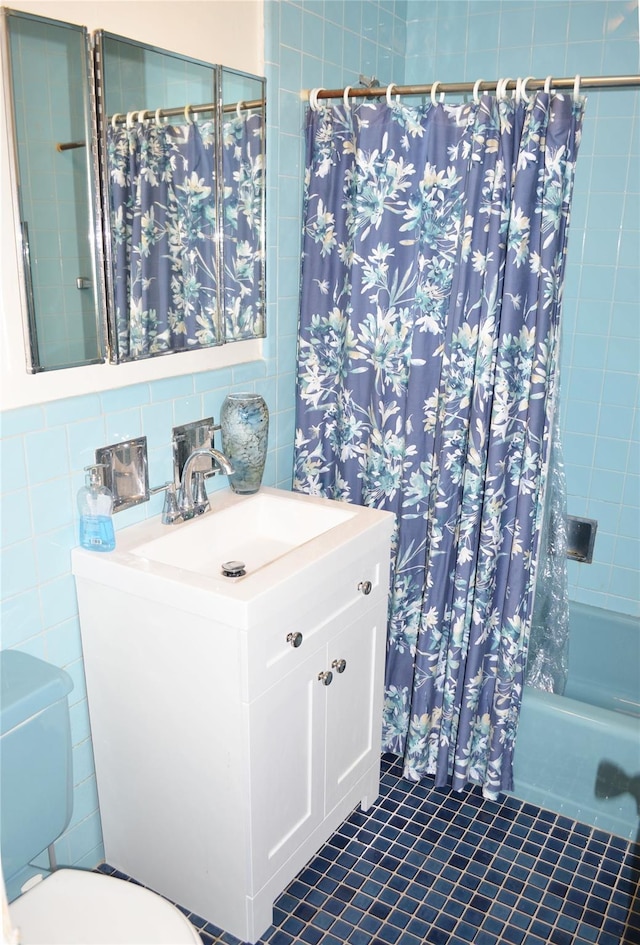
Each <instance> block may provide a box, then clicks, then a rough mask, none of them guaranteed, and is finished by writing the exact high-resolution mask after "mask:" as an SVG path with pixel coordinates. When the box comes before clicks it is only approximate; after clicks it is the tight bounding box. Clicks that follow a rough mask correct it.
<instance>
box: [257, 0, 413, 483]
mask: <svg viewBox="0 0 640 945" xmlns="http://www.w3.org/2000/svg"><path fill="white" fill-rule="evenodd" d="M265 38H266V46H265V59H266V66H265V68H266V75H267V88H268V113H267V120H268V133H267V148H268V151H267V163H268V167H269V168H270V171H269V174H268V186H269V192H268V200H269V203H268V207H269V210H268V217H269V232H268V251H267V285H268V287H269V289H268V296H269V309H268V316H269V317H270V318H271V319H272V322H271V323H272V324H273V313H274V312H275V311H277V317H278V335H277V347H278V352H279V355H280V362H279V373H278V382H277V383H278V392H279V396H280V397H281V399H282V401H283V403H286V407H284V408H283V410H282V413H281V417H280V423H281V429H280V432H281V435H282V440H281V444H282V445H281V446H280V447H279V449H278V452H277V455H276V468H277V472H278V474H279V475H280V476H281V477H284V475H285V474H286V475H287V476H289V475H290V474H291V468H292V462H293V430H294V403H295V358H296V336H297V328H298V295H299V283H300V241H301V230H302V218H301V209H302V193H303V172H304V141H303V129H304V114H305V107H306V104H305V102H304V101H303V98H302V97H301V90H303V89H310V88H315V87H317V86H322V87H324V88H341V87H343V86H344V85H354V86H357V85H358V80H359V76H360V75H365V76H368V77H373V76H375V77H377V78H378V79H379V80H380V82H381V83H382V84H387V83H388V82H390V81H392V79H393V80H394V81H396V82H402V81H403V77H404V50H405V40H406V0H401V2H391V0H379V2H378V0H366V2H360V0H266V2H265Z"/></svg>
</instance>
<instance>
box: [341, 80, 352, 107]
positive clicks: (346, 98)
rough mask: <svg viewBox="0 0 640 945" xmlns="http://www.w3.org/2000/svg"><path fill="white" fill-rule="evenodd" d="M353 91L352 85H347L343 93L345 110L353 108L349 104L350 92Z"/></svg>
mask: <svg viewBox="0 0 640 945" xmlns="http://www.w3.org/2000/svg"><path fill="white" fill-rule="evenodd" d="M350 91H351V86H350V85H345V87H344V92H343V93H342V101H343V102H344V107H345V110H346V109H348V108H351V106H350V105H349V92H350Z"/></svg>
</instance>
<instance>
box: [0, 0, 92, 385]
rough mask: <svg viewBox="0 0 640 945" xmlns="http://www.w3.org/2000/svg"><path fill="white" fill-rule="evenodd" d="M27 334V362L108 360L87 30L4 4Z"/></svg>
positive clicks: (41, 365) (32, 366)
mask: <svg viewBox="0 0 640 945" xmlns="http://www.w3.org/2000/svg"><path fill="white" fill-rule="evenodd" d="M2 22H3V28H2V32H3V42H4V52H5V72H6V74H5V76H4V79H5V85H6V88H7V90H8V93H9V95H8V97H9V98H10V101H8V102H7V106H8V113H9V120H10V122H11V124H12V126H13V127H12V128H11V129H10V134H11V133H12V138H13V144H14V167H15V178H16V183H17V188H16V193H17V198H16V199H17V212H16V217H17V219H18V220H19V223H18V232H17V233H16V240H17V243H18V245H19V246H20V247H21V256H22V276H23V286H24V295H25V303H26V319H27V321H28V324H27V325H26V326H25V328H26V333H28V337H29V345H28V364H27V370H28V371H30V372H31V373H38V372H41V371H50V370H56V369H60V368H66V367H74V366H77V365H84V364H94V363H97V362H100V361H102V360H104V357H105V333H104V330H103V327H102V325H103V323H102V321H101V312H103V311H104V285H103V280H102V272H103V266H102V256H101V241H100V240H99V239H96V234H97V230H98V227H97V207H96V204H95V194H96V173H97V171H96V166H95V162H94V155H95V152H94V149H93V148H92V147H91V145H92V143H93V142H94V141H95V140H96V127H95V117H94V116H95V113H94V110H93V109H92V108H91V100H90V98H91V96H90V90H91V89H92V87H93V85H92V79H91V56H90V49H89V37H88V34H87V31H86V29H84V28H83V27H79V26H73V25H71V24H68V23H61V22H58V21H57V20H50V19H47V18H44V17H40V16H31V15H30V14H27V13H22V12H19V11H15V10H10V9H7V8H3V10H2Z"/></svg>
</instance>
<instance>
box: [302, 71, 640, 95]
mask: <svg viewBox="0 0 640 945" xmlns="http://www.w3.org/2000/svg"><path fill="white" fill-rule="evenodd" d="M577 78H578V77H576V76H570V77H566V78H561V79H556V78H553V77H551V76H549V77H548V79H534V78H533V77H531V78H528V79H527V81H526V87H527V91H535V90H537V89H544V86H545V82H547V81H549V82H550V83H551V86H552V87H553V88H554V89H573V88H574V87H575V84H576V79H577ZM500 81H502V80H500V79H493V80H491V81H486V82H485V81H484V79H479V80H478V81H477V82H432V83H430V84H429V85H393V84H392V85H391V86H390V87H389V86H384V85H381V86H375V87H374V88H359V87H352V86H347V87H346V88H347V89H348V90H349V98H375V97H380V96H382V95H386V94H387V90H388V89H389V88H391V90H392V94H393V95H429V94H430V93H431V92H432V91H435V90H436V89H437V92H438V94H440V92H452V93H454V94H455V93H462V92H492V91H495V90H496V88H497V86H498V82H500ZM517 84H518V82H517V80H516V79H509V80H508V82H507V83H506V86H505V88H506V89H507V90H511V89H515V88H516V87H517ZM579 87H580V91H584V90H586V89H598V90H604V89H629V88H639V87H640V75H599V76H580V77H579ZM313 92H314V97H315V98H318V99H320V98H342V97H343V96H344V94H345V89H314V90H313Z"/></svg>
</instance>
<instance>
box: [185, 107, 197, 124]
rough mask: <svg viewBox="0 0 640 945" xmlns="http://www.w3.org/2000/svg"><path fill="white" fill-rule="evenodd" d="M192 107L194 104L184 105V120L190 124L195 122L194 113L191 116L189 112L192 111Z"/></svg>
mask: <svg viewBox="0 0 640 945" xmlns="http://www.w3.org/2000/svg"><path fill="white" fill-rule="evenodd" d="M192 108H193V105H185V106H184V120H185V121H186V122H187V124H189V125H192V124H193V123H194V121H195V116H194V115H191V117H189V113H190V111H191V109H192Z"/></svg>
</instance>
